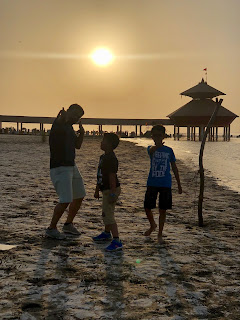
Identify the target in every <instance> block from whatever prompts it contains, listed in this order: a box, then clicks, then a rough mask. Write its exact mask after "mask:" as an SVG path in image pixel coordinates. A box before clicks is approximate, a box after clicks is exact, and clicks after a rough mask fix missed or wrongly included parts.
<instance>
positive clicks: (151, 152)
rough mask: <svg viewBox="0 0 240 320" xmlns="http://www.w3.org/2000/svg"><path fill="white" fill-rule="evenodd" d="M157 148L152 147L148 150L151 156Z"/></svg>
mask: <svg viewBox="0 0 240 320" xmlns="http://www.w3.org/2000/svg"><path fill="white" fill-rule="evenodd" d="M157 148H158V147H157V146H151V147H150V148H149V150H148V152H149V154H150V155H152V154H153V153H154V152H155V151H156V150H157Z"/></svg>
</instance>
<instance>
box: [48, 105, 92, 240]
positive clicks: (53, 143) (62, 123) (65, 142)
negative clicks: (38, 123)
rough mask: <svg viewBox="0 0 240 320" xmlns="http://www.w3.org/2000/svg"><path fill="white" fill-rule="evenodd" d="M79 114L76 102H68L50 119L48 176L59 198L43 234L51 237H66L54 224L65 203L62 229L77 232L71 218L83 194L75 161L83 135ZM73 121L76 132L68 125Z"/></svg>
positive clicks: (59, 216)
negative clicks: (51, 121) (67, 106)
mask: <svg viewBox="0 0 240 320" xmlns="http://www.w3.org/2000/svg"><path fill="white" fill-rule="evenodd" d="M83 114H84V111H83V109H82V107H81V106H79V105H78V104H72V105H71V106H70V107H69V108H68V109H67V111H65V110H64V108H63V109H62V110H61V111H60V112H59V114H58V116H57V118H56V119H55V120H54V122H53V125H52V128H51V131H50V135H49V145H50V176H51V180H52V183H53V185H54V188H55V190H56V192H57V195H58V197H59V203H58V204H57V205H56V206H55V209H54V212H53V216H52V220H51V223H50V226H49V227H48V228H47V230H46V236H47V237H50V238H54V239H65V238H66V236H65V235H64V234H62V233H60V232H59V231H58V229H57V223H58V221H59V219H60V218H61V216H62V214H63V213H64V211H65V210H66V209H67V207H68V206H69V213H68V216H67V220H66V222H65V224H64V226H63V231H64V232H65V233H70V234H75V235H79V234H80V233H79V231H78V230H77V229H76V227H75V226H74V225H73V219H74V217H75V216H76V214H77V212H78V210H79V208H80V206H81V204H82V200H83V198H84V197H85V195H86V192H85V188H84V183H83V179H82V176H81V174H80V172H79V170H78V168H77V166H76V164H75V149H80V148H81V145H82V142H83V137H84V129H83V127H82V124H81V120H80V119H81V117H82V116H83ZM75 123H79V131H78V132H77V134H76V133H75V131H74V130H73V127H72V125H73V124H75Z"/></svg>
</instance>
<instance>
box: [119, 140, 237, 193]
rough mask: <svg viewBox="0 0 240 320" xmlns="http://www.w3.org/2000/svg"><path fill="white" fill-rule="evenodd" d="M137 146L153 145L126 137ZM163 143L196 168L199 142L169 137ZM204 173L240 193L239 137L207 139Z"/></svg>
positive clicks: (149, 141) (151, 142)
mask: <svg viewBox="0 0 240 320" xmlns="http://www.w3.org/2000/svg"><path fill="white" fill-rule="evenodd" d="M124 140H128V141H131V142H133V143H135V144H137V145H139V146H143V147H147V146H149V145H153V141H152V140H151V139H147V138H127V139H124ZM165 145H166V146H169V147H171V148H173V150H174V153H175V156H176V158H177V159H180V160H182V161H184V163H186V164H187V165H188V166H189V167H191V168H192V169H193V170H196V172H197V170H198V161H199V151H200V147H201V142H198V141H174V140H173V139H171V138H169V139H166V140H165ZM203 166H204V169H205V174H206V175H209V176H213V177H214V178H216V179H217V180H218V183H219V184H221V185H224V186H226V187H228V188H230V189H232V190H234V191H237V192H238V193H240V138H231V141H229V142H222V141H219V142H210V141H207V142H206V144H205V148H204V154H203Z"/></svg>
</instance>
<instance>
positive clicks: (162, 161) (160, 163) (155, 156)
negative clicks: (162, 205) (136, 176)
mask: <svg viewBox="0 0 240 320" xmlns="http://www.w3.org/2000/svg"><path fill="white" fill-rule="evenodd" d="M150 148H151V146H149V147H148V148H147V151H148V154H149V157H150V161H151V167H150V171H149V175H148V180H147V186H151V187H165V188H171V186H172V176H171V173H170V163H171V162H175V161H176V158H175V155H174V152H173V149H172V148H169V147H167V146H162V147H160V148H158V149H157V150H156V151H155V152H154V153H152V154H151V155H150V153H149V149H150Z"/></svg>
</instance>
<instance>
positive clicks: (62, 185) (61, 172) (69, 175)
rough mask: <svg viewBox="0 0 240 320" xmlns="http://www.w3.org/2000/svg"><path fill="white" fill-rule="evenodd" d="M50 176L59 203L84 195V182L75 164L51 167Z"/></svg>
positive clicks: (68, 201)
mask: <svg viewBox="0 0 240 320" xmlns="http://www.w3.org/2000/svg"><path fill="white" fill-rule="evenodd" d="M50 177H51V180H52V183H53V185H54V188H55V190H56V192H57V195H58V197H59V202H60V203H70V202H72V201H73V199H79V198H84V197H85V195H86V192H85V188H84V182H83V179H82V176H81V174H80V172H79V171H78V168H77V166H66V167H65V166H62V167H57V168H52V169H50Z"/></svg>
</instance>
